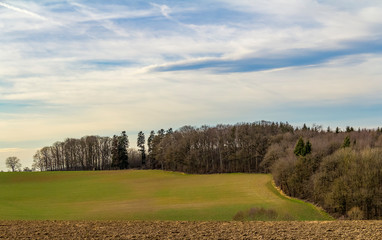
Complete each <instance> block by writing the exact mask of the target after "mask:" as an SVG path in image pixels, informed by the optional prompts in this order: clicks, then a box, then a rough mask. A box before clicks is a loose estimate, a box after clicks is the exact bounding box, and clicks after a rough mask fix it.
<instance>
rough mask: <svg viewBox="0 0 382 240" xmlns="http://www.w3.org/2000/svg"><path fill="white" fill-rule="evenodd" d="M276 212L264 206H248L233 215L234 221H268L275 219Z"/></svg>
mask: <svg viewBox="0 0 382 240" xmlns="http://www.w3.org/2000/svg"><path fill="white" fill-rule="evenodd" d="M278 216H279V215H278V213H277V212H276V211H275V210H273V209H265V208H256V207H254V208H250V209H249V210H247V211H245V212H243V211H239V212H237V213H236V214H235V216H234V217H233V220H234V221H269V220H276V219H277V218H278Z"/></svg>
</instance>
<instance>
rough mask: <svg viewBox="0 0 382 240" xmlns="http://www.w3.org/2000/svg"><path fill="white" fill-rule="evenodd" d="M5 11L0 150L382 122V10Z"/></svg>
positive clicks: (177, 4)
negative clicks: (191, 132) (182, 132)
mask: <svg viewBox="0 0 382 240" xmlns="http://www.w3.org/2000/svg"><path fill="white" fill-rule="evenodd" d="M0 11H1V14H0V43H1V44H0V52H1V54H0V76H1V78H0V132H1V135H0V143H1V146H2V147H6V148H17V149H23V148H27V147H28V148H31V149H32V148H38V147H41V145H44V144H51V143H52V141H56V140H62V139H65V137H81V136H83V135H87V134H100V135H113V134H116V133H118V132H119V131H121V130H128V131H130V132H133V133H134V132H137V131H139V130H151V129H158V128H166V127H173V128H176V127H180V126H182V125H184V124H191V125H199V124H203V123H207V124H215V123H219V122H224V123H232V122H236V121H254V120H260V119H267V120H275V121H289V122H291V123H294V122H296V123H299V122H303V121H304V119H305V116H306V115H307V114H304V112H309V115H310V116H321V117H322V118H320V119H322V121H324V120H325V119H324V118H325V116H328V117H327V119H328V120H327V121H324V122H325V123H328V124H329V123H330V122H332V123H335V124H338V123H341V121H344V120H343V118H341V117H340V116H338V114H336V109H337V110H338V111H337V112H341V113H342V116H348V118H349V121H348V122H347V123H346V124H354V125H362V124H367V125H371V126H373V124H374V125H377V124H378V123H377V122H376V121H375V119H380V118H381V117H382V113H381V111H374V113H372V112H373V111H372V110H375V109H378V108H379V107H380V106H379V105H377V104H375V103H376V102H380V101H381V100H382V99H381V96H380V92H381V91H382V85H381V84H380V79H381V76H382V71H381V70H380V69H381V68H380V66H381V64H382V45H381V41H382V31H381V27H380V26H381V25H382V18H381V17H380V16H382V3H381V2H380V1H371V0H368V1H356V0H349V1H342V0H340V1H329V0H323V1H314V0H293V1H281V0H254V1H247V0H237V1H230V0H213V1H208V2H206V1H201V0H196V1H176V0H168V1H165V2H155V1H153V3H150V2H145V1H119V2H118V1H113V4H111V3H109V2H107V1H101V0H94V1H75V0H70V1H63V0H56V1H23V0H17V1H16V0H15V1H12V4H8V3H6V2H5V1H0ZM52 19H54V20H55V21H57V22H62V23H65V24H64V26H65V27H62V26H59V25H57V24H54V23H53V24H52ZM367 105H370V106H371V105H372V106H374V107H372V108H367ZM348 106H356V107H355V109H351V108H350V107H348ZM308 109H310V110H309V111H308ZM365 109H366V110H365ZM370 109H371V110H370ZM326 110H327V111H326ZM361 113H362V114H364V115H363V116H361V115H360V114H361ZM366 115H367V116H366ZM336 119H337V120H336ZM365 119H366V120H365ZM312 121H313V120H312ZM131 138H132V139H133V138H134V137H133V136H131ZM25 141H27V142H28V146H27V144H26V143H25ZM4 154H6V153H4Z"/></svg>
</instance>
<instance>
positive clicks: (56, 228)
mask: <svg viewBox="0 0 382 240" xmlns="http://www.w3.org/2000/svg"><path fill="white" fill-rule="evenodd" d="M0 239H382V221H322V222H296V221H292V222H182V221H0Z"/></svg>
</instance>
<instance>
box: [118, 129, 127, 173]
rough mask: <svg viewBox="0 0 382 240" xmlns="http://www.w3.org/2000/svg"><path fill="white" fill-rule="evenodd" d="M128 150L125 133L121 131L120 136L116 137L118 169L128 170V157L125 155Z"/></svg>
mask: <svg viewBox="0 0 382 240" xmlns="http://www.w3.org/2000/svg"><path fill="white" fill-rule="evenodd" d="M128 148H129V139H128V137H127V135H126V132H125V131H123V132H122V133H121V136H119V137H118V157H119V161H120V162H119V163H120V169H128V168H129V156H128V155H127V149H128Z"/></svg>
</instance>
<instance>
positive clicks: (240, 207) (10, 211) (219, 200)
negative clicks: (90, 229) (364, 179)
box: [0, 170, 329, 221]
mask: <svg viewBox="0 0 382 240" xmlns="http://www.w3.org/2000/svg"><path fill="white" fill-rule="evenodd" d="M271 179H272V177H271V175H266V174H212V175H188V174H183V173H177V172H164V171H159V170H126V171H89V172H22V173H19V172H18V173H0V189H1V191H0V208H1V215H0V219H3V220H198V221H199V220H205V221H209V220H219V221H220V220H232V218H233V216H235V214H237V212H239V211H247V210H248V209H250V208H253V207H257V208H261V207H263V208H265V209H273V210H274V211H276V212H277V214H278V215H277V216H278V217H277V220H283V219H284V218H286V220H328V219H329V218H328V217H327V216H326V215H325V214H322V213H321V212H320V211H318V210H317V209H316V208H315V207H313V206H312V205H310V204H307V203H304V202H302V201H299V200H293V199H287V198H285V197H283V196H281V195H280V194H279V193H278V192H277V191H276V190H275V189H274V188H273V187H272V185H271Z"/></svg>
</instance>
